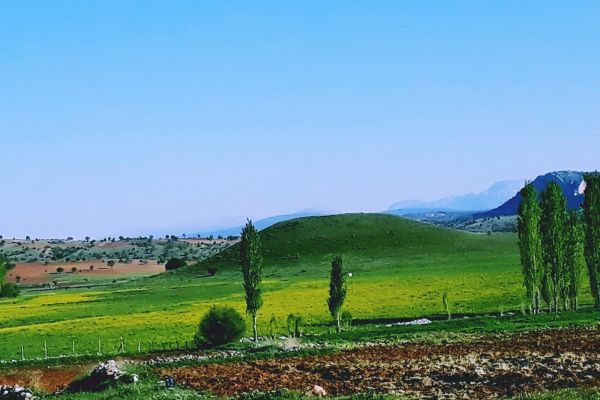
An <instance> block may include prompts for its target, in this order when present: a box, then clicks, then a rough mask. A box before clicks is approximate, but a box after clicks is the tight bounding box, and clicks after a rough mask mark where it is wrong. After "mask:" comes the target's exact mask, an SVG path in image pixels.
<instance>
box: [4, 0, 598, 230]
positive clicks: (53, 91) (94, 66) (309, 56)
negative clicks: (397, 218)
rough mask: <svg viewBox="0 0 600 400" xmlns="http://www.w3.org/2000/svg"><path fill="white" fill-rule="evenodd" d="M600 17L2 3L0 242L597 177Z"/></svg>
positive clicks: (471, 8) (577, 12)
mask: <svg viewBox="0 0 600 400" xmlns="http://www.w3.org/2000/svg"><path fill="white" fill-rule="evenodd" d="M599 18H600V2H597V1H577V2H567V1H564V2H561V1H527V2H523V1H499V2H484V1H447V2H434V1H432V2H422V1H414V2H410V1H389V2H386V1H364V2H363V1H361V2H354V1H325V2H324V1H289V2H288V1H286V2H280V1H273V2H262V1H257V2H235V1H218V2H202V1H189V2H186V1H157V2H153V1H143V2H142V1H139V2H136V1H102V2H84V1H81V2H73V1H27V0H19V1H3V2H0V139H1V141H0V168H2V185H1V187H2V195H1V196H0V231H1V232H0V233H2V234H4V235H5V236H22V235H26V234H28V235H31V236H39V237H44V236H46V237H47V236H60V237H64V236H66V235H74V236H82V235H86V234H89V235H92V236H103V235H113V234H119V233H121V232H123V233H138V232H139V233H143V232H147V231H151V230H154V229H156V230H160V231H164V230H165V229H166V230H169V229H173V233H181V231H184V229H188V228H189V229H196V230H197V229H200V228H207V227H212V226H219V225H227V224H230V223H237V222H239V221H240V220H241V219H242V218H244V217H246V216H248V217H251V218H261V217H265V216H269V215H275V214H281V213H287V212H293V211H297V210H300V209H304V208H307V207H318V208H321V209H326V210H332V211H340V212H347V211H378V210H383V209H386V208H387V207H388V206H389V205H390V204H391V203H393V202H395V201H398V200H403V199H412V198H421V199H433V198H436V197H441V196H446V195H451V194H460V193H465V192H473V191H480V190H483V189H485V188H486V187H488V186H489V185H491V184H492V183H493V182H495V181H498V180H504V179H513V178H519V179H524V178H533V177H535V176H536V175H538V174H541V173H544V172H548V171H551V170H559V169H580V170H590V169H597V168H598V167H599V165H598V159H599V158H598V149H599V148H600V132H599V131H600V129H599V128H600V112H598V109H599V105H600V90H599V89H600V46H598V43H600V25H599V24H598V23H597V21H598V19H599Z"/></svg>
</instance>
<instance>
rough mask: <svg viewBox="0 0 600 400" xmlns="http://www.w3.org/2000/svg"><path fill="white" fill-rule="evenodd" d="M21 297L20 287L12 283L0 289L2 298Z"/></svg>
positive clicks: (7, 283) (5, 284)
mask: <svg viewBox="0 0 600 400" xmlns="http://www.w3.org/2000/svg"><path fill="white" fill-rule="evenodd" d="M18 295H19V286H17V284H15V283H12V282H6V283H3V284H2V286H1V287H0V297H17V296H18Z"/></svg>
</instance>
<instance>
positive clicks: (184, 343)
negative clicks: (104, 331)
mask: <svg viewBox="0 0 600 400" xmlns="http://www.w3.org/2000/svg"><path fill="white" fill-rule="evenodd" d="M194 349H196V346H195V344H194V341H192V340H190V339H175V340H171V341H160V340H158V341H153V340H151V341H148V340H133V339H126V338H124V337H119V338H117V339H98V341H96V342H93V343H90V342H81V341H77V340H71V341H67V342H64V341H61V342H56V341H53V342H49V341H44V342H43V343H41V345H40V344H36V345H31V344H22V345H20V346H17V348H15V349H9V350H8V353H4V352H3V353H4V354H7V355H8V358H5V357H6V356H5V357H0V363H9V362H18V361H33V360H47V359H54V358H67V357H85V356H87V357H94V356H97V357H102V356H118V355H130V356H132V355H136V354H148V353H160V352H167V351H184V350H194Z"/></svg>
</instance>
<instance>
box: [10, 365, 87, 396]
mask: <svg viewBox="0 0 600 400" xmlns="http://www.w3.org/2000/svg"><path fill="white" fill-rule="evenodd" d="M90 369H91V366H89V365H85V366H84V365H77V366H70V367H28V368H23V369H15V370H8V371H0V384H3V385H17V384H18V385H21V386H24V387H27V388H36V389H40V390H44V391H46V392H54V391H55V390H58V389H60V388H63V387H64V386H66V385H68V384H69V383H70V382H71V381H73V380H74V379H75V378H76V377H78V376H79V375H82V374H84V373H86V372H89V370H90Z"/></svg>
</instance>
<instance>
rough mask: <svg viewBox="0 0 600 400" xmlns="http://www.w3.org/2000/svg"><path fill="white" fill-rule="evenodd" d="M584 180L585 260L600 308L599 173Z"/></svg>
mask: <svg viewBox="0 0 600 400" xmlns="http://www.w3.org/2000/svg"><path fill="white" fill-rule="evenodd" d="M584 180H585V184H586V187H585V198H584V200H583V218H584V221H585V246H584V247H585V260H586V264H587V268H588V273H589V278H590V289H591V291H592V297H593V298H594V306H595V307H596V308H600V282H599V281H598V279H599V278H600V173H598V172H597V171H596V172H593V173H590V174H586V175H584Z"/></svg>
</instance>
